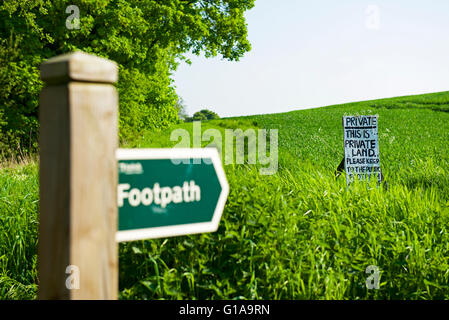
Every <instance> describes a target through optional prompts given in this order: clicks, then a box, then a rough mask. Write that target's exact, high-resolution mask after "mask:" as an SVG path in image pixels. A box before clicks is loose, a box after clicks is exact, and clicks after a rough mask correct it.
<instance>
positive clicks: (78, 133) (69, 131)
mask: <svg viewBox="0 0 449 320" xmlns="http://www.w3.org/2000/svg"><path fill="white" fill-rule="evenodd" d="M117 109H118V95H117V91H116V89H115V87H114V86H113V85H112V84H100V83H89V82H68V83H66V84H61V85H51V86H48V87H46V88H44V89H43V91H42V93H41V97H40V123H41V129H40V227H39V252H38V254H39V256H38V265H39V294H38V298H39V299H117V295H118V248H117V244H116V241H115V233H116V231H117V203H116V202H117V196H116V192H117V181H118V177H117V175H118V173H117V161H116V159H115V151H116V149H117V147H118V129H117V128H118V111H117ZM70 265H74V266H77V267H78V268H79V271H80V273H79V289H69V288H67V286H66V280H67V278H68V277H69V275H70V274H66V268H67V267H68V266H70Z"/></svg>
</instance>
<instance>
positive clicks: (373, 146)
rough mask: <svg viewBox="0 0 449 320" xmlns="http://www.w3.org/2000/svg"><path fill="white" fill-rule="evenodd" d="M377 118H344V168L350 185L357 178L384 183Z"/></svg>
mask: <svg viewBox="0 0 449 320" xmlns="http://www.w3.org/2000/svg"><path fill="white" fill-rule="evenodd" d="M377 124H378V117H377V116H344V117H343V129H344V148H345V158H344V168H345V172H346V181H347V184H348V185H349V184H350V183H351V182H352V181H353V180H354V178H355V177H357V178H358V179H360V180H369V179H370V178H371V177H372V176H376V177H377V179H378V182H379V183H380V182H382V174H381V171H380V160H379V138H378V128H377Z"/></svg>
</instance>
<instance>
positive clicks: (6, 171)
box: [0, 163, 39, 300]
mask: <svg viewBox="0 0 449 320" xmlns="http://www.w3.org/2000/svg"><path fill="white" fill-rule="evenodd" d="M38 171H39V167H38V165H37V164H36V163H31V164H27V165H23V166H19V167H16V168H1V167H0V300H2V299H33V298H36V293H37V285H36V283H37V255H36V254H37V236H38V214H37V213H38V208H39V176H38Z"/></svg>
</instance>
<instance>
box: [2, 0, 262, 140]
mask: <svg viewBox="0 0 449 320" xmlns="http://www.w3.org/2000/svg"><path fill="white" fill-rule="evenodd" d="M254 1H255V0H165V1H160V0H70V1H63V0H52V1H50V0H3V2H2V3H1V4H0V41H1V46H2V47H1V49H0V50H2V51H1V53H3V52H6V51H8V50H13V51H14V53H15V54H12V55H5V54H2V58H3V59H4V60H2V61H1V62H2V63H1V65H0V87H4V86H7V87H8V86H9V87H8V88H9V89H8V92H7V93H5V90H3V91H2V92H1V96H0V126H1V127H0V129H1V130H2V131H1V135H2V136H5V135H6V134H5V132H10V134H11V135H12V136H11V137H10V138H8V139H3V140H4V141H7V142H6V143H10V141H16V140H14V139H18V140H17V141H18V143H20V144H22V145H24V144H25V142H26V141H27V139H28V138H27V137H31V140H32V141H34V142H35V141H36V140H37V139H36V137H37V129H38V128H37V109H38V93H39V92H40V90H41V88H42V82H41V81H40V79H39V65H40V63H41V62H42V61H43V60H45V59H47V58H50V57H52V56H55V55H58V54H62V53H66V52H69V51H73V50H77V49H79V50H83V51H85V52H89V53H93V54H96V55H99V56H103V57H105V58H109V59H112V60H114V61H116V62H117V63H118V64H119V68H120V79H119V82H118V84H117V87H118V90H119V94H120V119H119V125H120V137H121V139H122V140H123V139H132V138H133V137H134V136H135V135H136V134H138V133H139V132H141V131H142V130H143V129H148V128H150V129H151V128H159V127H166V126H168V125H169V124H170V123H173V122H176V121H177V120H178V115H177V110H176V107H175V106H176V102H177V100H178V97H177V95H176V92H175V90H174V86H173V80H172V78H171V75H172V74H173V72H174V71H175V70H176V67H177V65H178V63H179V62H180V61H182V60H185V61H187V62H189V61H188V60H187V59H186V57H185V53H186V52H189V51H190V52H193V53H194V54H201V53H203V54H204V55H205V56H206V57H211V56H216V55H218V54H220V55H222V56H223V58H225V59H228V60H231V61H232V60H238V59H239V58H240V57H241V56H242V55H243V54H244V53H245V52H246V51H248V50H250V48H251V47H250V44H249V42H248V40H247V27H246V23H245V19H244V16H243V13H244V12H245V11H246V10H249V9H250V8H252V7H253V6H254ZM69 5H75V6H77V7H78V8H79V10H80V17H79V29H68V28H67V27H66V22H67V19H68V18H69V17H70V13H66V8H67V7H68V6H69ZM73 21H78V20H73ZM73 21H68V22H69V24H70V23H73ZM11 39H12V40H11ZM8 41H9V42H8ZM11 41H12V42H11ZM12 43H14V45H12ZM24 88H26V90H25V91H24ZM12 109H14V111H11V110H12ZM16 115H17V116H16ZM25 118H26V119H25ZM19 128H20V129H19ZM0 138H1V137H0ZM11 139H12V140H11Z"/></svg>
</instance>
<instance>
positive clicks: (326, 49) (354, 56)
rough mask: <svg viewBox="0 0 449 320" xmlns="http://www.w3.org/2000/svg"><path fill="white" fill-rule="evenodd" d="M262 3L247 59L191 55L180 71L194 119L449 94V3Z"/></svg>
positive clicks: (250, 15) (251, 15)
mask: <svg viewBox="0 0 449 320" xmlns="http://www.w3.org/2000/svg"><path fill="white" fill-rule="evenodd" d="M255 4H256V5H255V7H254V8H253V9H252V10H250V11H248V12H247V13H246V17H247V23H248V38H249V40H250V42H251V45H252V50H251V51H250V52H248V53H246V54H245V56H244V57H243V58H241V59H240V61H238V62H229V61H227V60H222V59H221V57H216V58H209V59H206V58H204V57H196V56H189V57H190V58H191V60H192V65H190V66H189V65H187V64H185V63H182V64H181V65H180V66H179V68H178V70H177V71H176V73H175V74H174V78H175V85H176V88H177V89H176V90H177V92H178V94H179V95H180V96H181V97H182V98H183V99H184V101H185V104H186V105H187V111H188V113H189V114H193V113H194V112H196V111H198V110H200V109H202V108H210V109H212V110H214V111H215V112H217V113H218V114H219V115H220V116H222V117H225V116H239V115H250V114H263V113H277V112H286V111H291V110H298V109H303V108H309V107H318V106H325V105H331V104H338V103H344V102H353V101H361V100H368V99H376V98H386V97H394V96H401V95H408V94H418V93H428V92H437V91H446V90H449V1H448V0H421V1H419V0H379V1H365V0H340V1H335V0H313V1H312V0H309V1H302V0H256V2H255ZM376 12H378V13H379V14H378V15H377V14H376ZM376 16H378V18H376Z"/></svg>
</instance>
